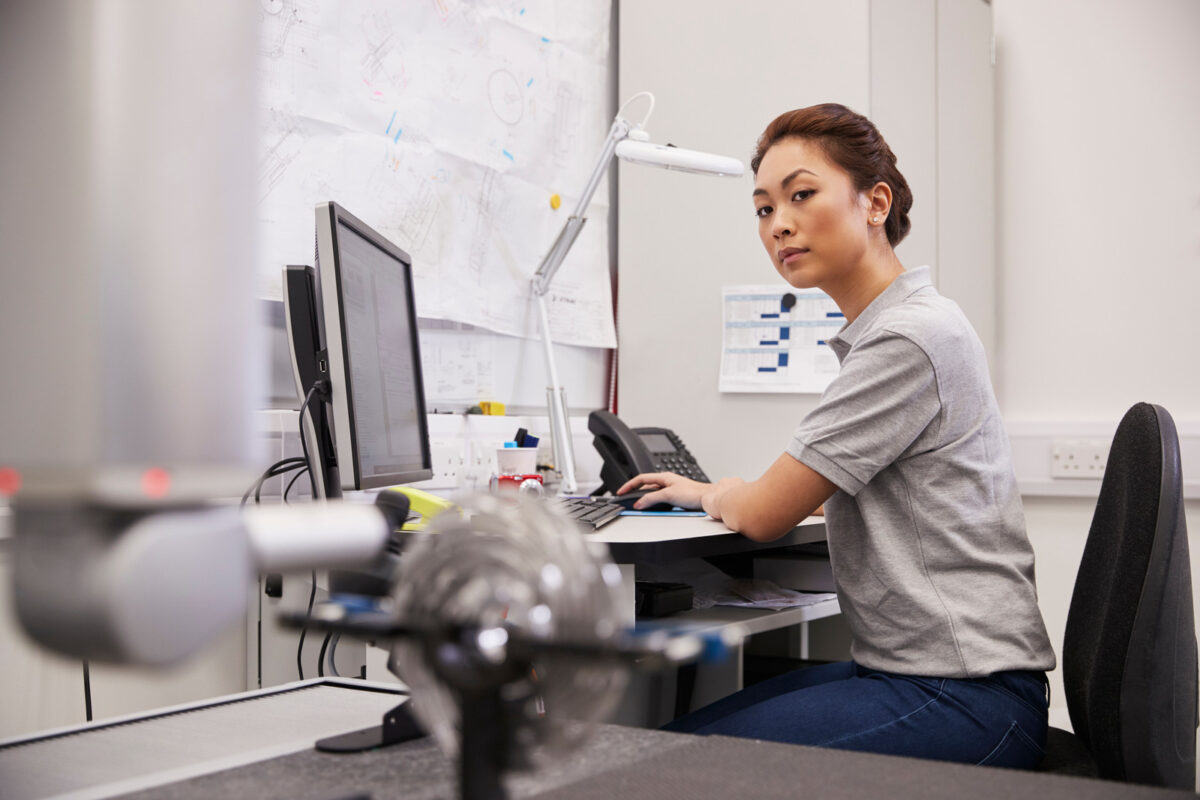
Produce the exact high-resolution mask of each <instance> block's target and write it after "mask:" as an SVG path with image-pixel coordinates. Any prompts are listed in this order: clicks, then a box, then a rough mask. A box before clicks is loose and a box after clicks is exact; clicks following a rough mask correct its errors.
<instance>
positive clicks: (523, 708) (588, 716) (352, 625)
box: [291, 493, 741, 800]
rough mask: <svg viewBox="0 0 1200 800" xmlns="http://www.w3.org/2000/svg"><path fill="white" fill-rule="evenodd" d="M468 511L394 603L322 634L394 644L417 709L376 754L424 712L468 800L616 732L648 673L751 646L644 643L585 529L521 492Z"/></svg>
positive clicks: (618, 582) (318, 619)
mask: <svg viewBox="0 0 1200 800" xmlns="http://www.w3.org/2000/svg"><path fill="white" fill-rule="evenodd" d="M463 508H464V510H465V511H466V513H465V514H464V515H462V516H459V515H455V514H441V515H439V516H438V517H436V518H435V519H434V520H433V522H432V523H431V525H430V527H429V532H428V533H427V534H411V535H410V536H409V539H408V545H407V547H406V548H405V550H404V552H403V554H402V555H401V557H400V562H399V566H398V568H397V569H396V571H395V572H394V574H393V585H394V588H393V591H392V593H391V595H390V597H388V598H385V599H384V600H383V602H381V603H379V604H377V605H375V606H373V607H369V608H368V609H367V610H363V609H364V607H365V606H364V605H363V603H362V602H361V601H362V598H358V599H355V598H343V599H342V600H340V601H339V600H334V601H331V602H330V603H328V604H325V605H324V606H323V607H319V608H318V609H317V610H316V611H314V614H313V619H312V621H311V622H310V625H311V626H313V627H324V628H327V629H329V630H333V631H338V632H340V633H349V634H352V635H357V636H359V637H361V638H366V639H375V640H391V641H392V642H393V644H392V648H391V658H390V659H389V662H388V667H389V668H390V669H391V670H392V671H393V672H394V673H395V674H396V675H397V676H398V677H400V679H401V680H403V681H404V682H405V683H406V684H408V686H409V687H410V688H411V689H412V694H413V699H412V700H411V701H409V704H402V705H401V706H400V707H397V708H396V709H393V710H392V711H390V712H389V713H388V714H386V715H384V724H383V726H382V728H381V729H380V730H381V731H382V735H381V736H375V737H374V738H373V742H374V744H375V745H376V746H377V745H378V744H380V743H381V742H382V743H398V742H399V741H403V740H404V739H405V738H411V733H410V732H409V731H410V730H411V728H410V726H409V725H407V724H406V723H403V719H402V718H404V717H406V716H407V714H408V713H409V708H410V707H411V709H412V713H413V715H414V717H415V719H416V720H417V722H419V724H420V726H421V727H422V728H423V729H425V730H426V731H428V732H430V733H431V734H432V735H433V736H434V738H435V739H436V740H437V742H438V744H439V745H440V746H441V748H442V750H443V751H444V752H445V753H447V754H448V755H450V756H457V758H458V761H459V780H460V791H461V796H462V797H464V798H471V799H472V800H477V799H478V798H502V797H505V792H504V787H503V781H502V776H503V773H504V772H505V771H506V770H510V769H521V768H528V767H531V766H535V765H536V764H537V763H538V762H541V761H547V760H551V759H554V758H556V757H562V756H564V755H565V754H566V753H567V752H569V751H570V750H571V749H573V748H574V747H576V746H577V745H578V744H580V743H581V742H582V741H583V739H584V738H585V737H586V735H587V734H588V733H589V732H590V727H589V726H588V725H586V724H585V725H580V724H578V723H580V722H583V723H590V722H599V721H603V720H605V719H606V718H607V716H608V715H609V714H610V713H611V712H612V711H613V709H614V707H615V706H616V704H617V703H618V701H619V700H620V698H621V696H622V693H623V690H624V688H625V686H626V683H627V681H628V678H629V674H630V671H631V669H633V668H634V667H637V668H638V669H650V670H654V669H662V668H666V667H670V666H676V665H678V664H682V663H688V662H691V661H695V660H698V659H704V660H720V659H722V658H724V657H725V656H726V655H727V654H728V651H729V646H730V645H731V644H734V643H736V641H737V640H739V639H740V638H741V637H740V632H737V631H735V632H732V633H726V634H724V635H723V636H727V637H728V638H720V637H718V638H712V639H709V640H705V639H703V638H701V637H699V636H695V635H690V634H683V635H679V634H672V633H670V632H667V631H664V630H658V631H655V632H653V633H651V634H650V635H647V636H638V635H636V634H635V633H633V632H632V631H630V630H627V629H625V628H624V627H623V625H622V619H623V614H622V610H623V603H625V602H628V601H631V600H632V598H624V597H623V595H624V594H625V593H626V589H627V588H628V587H624V586H623V583H622V577H621V570H620V568H619V567H617V565H616V564H614V563H612V561H611V560H610V558H609V555H608V549H607V546H606V545H603V544H601V543H598V542H589V541H587V540H586V539H585V538H584V536H583V535H582V534H581V533H580V532H579V529H578V527H577V526H576V525H575V523H574V522H573V521H572V520H570V519H567V518H566V517H564V516H562V515H560V514H559V513H557V512H555V511H554V510H553V509H552V507H551V506H550V505H548V504H547V503H544V502H541V501H538V500H535V499H533V498H530V497H528V496H525V495H522V494H518V493H508V494H498V495H479V496H476V497H474V498H472V499H470V500H468V501H466V502H464V504H463ZM291 621H292V622H293V624H297V625H299V624H303V622H304V620H303V618H302V617H301V616H300V615H296V616H295V617H293V618H292V620H291ZM370 730H371V729H368V730H366V731H360V732H356V733H355V734H352V735H350V738H352V739H359V740H366V739H368V738H370V737H368V736H367V734H369V733H370ZM318 747H319V748H322V744H321V743H318ZM322 749H325V748H322ZM328 749H331V750H333V749H340V747H330V748H328Z"/></svg>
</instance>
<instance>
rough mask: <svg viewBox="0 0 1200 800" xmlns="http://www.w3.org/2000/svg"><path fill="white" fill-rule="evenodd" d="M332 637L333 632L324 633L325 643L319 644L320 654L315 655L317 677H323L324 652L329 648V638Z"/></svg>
mask: <svg viewBox="0 0 1200 800" xmlns="http://www.w3.org/2000/svg"><path fill="white" fill-rule="evenodd" d="M331 636H333V631H327V632H326V633H325V641H323V642H321V652H320V653H318V654H317V677H318V678H324V677H325V651H326V649H328V647H329V637H331Z"/></svg>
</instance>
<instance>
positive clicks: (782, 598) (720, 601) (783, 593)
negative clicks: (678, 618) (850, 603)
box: [692, 578, 837, 611]
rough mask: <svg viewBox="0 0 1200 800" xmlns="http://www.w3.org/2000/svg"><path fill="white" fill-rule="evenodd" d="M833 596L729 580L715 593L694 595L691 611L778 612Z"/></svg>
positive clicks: (755, 580)
mask: <svg viewBox="0 0 1200 800" xmlns="http://www.w3.org/2000/svg"><path fill="white" fill-rule="evenodd" d="M834 597H837V595H836V594H834V593H833V592H818V593H812V592H797V591H796V590H795V589H784V588H783V587H781V586H779V585H778V584H776V583H774V582H772V581H768V580H765V579H762V578H742V579H736V580H731V581H730V582H729V583H728V584H726V585H725V586H724V587H723V588H722V589H720V590H718V591H716V592H712V593H708V592H706V593H704V594H701V593H699V592H696V593H695V594H694V595H693V597H692V608H710V607H712V606H738V607H741V608H766V609H771V610H775V611H778V610H780V609H783V608H800V607H802V606H811V605H815V604H817V603H821V602H824V601H825V600H831V599H833V598H834Z"/></svg>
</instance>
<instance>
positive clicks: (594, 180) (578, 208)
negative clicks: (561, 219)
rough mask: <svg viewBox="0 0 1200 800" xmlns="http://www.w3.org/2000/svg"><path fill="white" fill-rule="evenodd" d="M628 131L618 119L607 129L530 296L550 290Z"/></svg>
mask: <svg viewBox="0 0 1200 800" xmlns="http://www.w3.org/2000/svg"><path fill="white" fill-rule="evenodd" d="M630 127H631V126H630V124H629V122H628V121H627V120H625V119H624V118H623V117H621V116H620V115H618V116H616V117H614V118H613V122H612V126H611V127H610V128H609V129H608V138H607V139H605V140H604V146H603V147H601V148H600V157H599V158H598V159H596V166H595V167H593V168H592V174H591V177H589V178H588V182H587V183H586V184H585V185H584V187H583V192H582V193H581V194H580V195H579V202H578V203H576V204H575V211H573V212H572V213H571V216H569V217H567V221H566V222H565V223H563V227H562V230H561V231H559V233H558V238H557V239H555V240H554V244H553V245H552V246H551V247H550V249H549V250H548V251H547V252H546V255H545V257H544V258H543V259H542V263H541V264H540V265H538V268H537V272H535V273H534V274H533V279H532V282H531V283H532V286H533V293H534V294H535V295H537V296H538V297H541V296H542V295H544V294H545V293H546V292H547V291H548V290H549V289H550V282H551V281H552V280H554V275H555V273H557V272H558V268H559V267H560V266H562V262H563V259H565V258H566V257H567V253H568V252H570V250H571V246H572V245H574V244H575V239H576V237H578V236H579V232H580V231H581V230H583V224H584V223H585V222H587V216H586V213H587V209H588V206H589V205H590V204H591V202H592V195H594V194H595V193H596V187H598V186H599V185H600V180H601V179H602V178H603V177H604V173H605V171H606V170H607V169H608V165H609V162H611V161H612V158H613V154H614V153H615V152H616V149H617V142H619V141H621V140H622V139H624V138H625V137H626V136H628V135H629V130H630Z"/></svg>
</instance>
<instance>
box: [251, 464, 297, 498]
mask: <svg viewBox="0 0 1200 800" xmlns="http://www.w3.org/2000/svg"><path fill="white" fill-rule="evenodd" d="M294 469H308V465H307V464H305V463H304V461H303V459H300V460H298V462H297V463H294V464H290V465H288V466H286V467H283V468H280V469H277V470H274V471H272V472H271V474H270V475H269V476H268V477H270V478H274V477H275V476H276V475H285V474H287V473H289V472H291V471H292V470H294ZM262 487H263V481H262V480H260V481H259V483H258V488H257V489H255V490H254V505H258V504H260V503H261V502H262V498H261V497H260V494H261V493H262Z"/></svg>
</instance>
